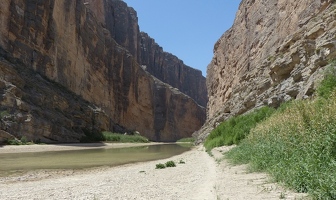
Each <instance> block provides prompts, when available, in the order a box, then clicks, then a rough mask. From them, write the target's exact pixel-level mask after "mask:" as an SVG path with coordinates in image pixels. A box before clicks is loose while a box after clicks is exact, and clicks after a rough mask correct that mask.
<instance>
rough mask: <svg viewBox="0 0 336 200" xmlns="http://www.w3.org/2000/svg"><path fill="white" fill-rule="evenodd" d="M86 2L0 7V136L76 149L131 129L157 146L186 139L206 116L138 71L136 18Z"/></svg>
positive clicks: (12, 2) (16, 0)
mask: <svg viewBox="0 0 336 200" xmlns="http://www.w3.org/2000/svg"><path fill="white" fill-rule="evenodd" d="M85 2H88V3H89V4H84V1H83V0H57V1H56V0H45V1H36V0H25V1H23V0H5V1H1V2H0V7H1V8H2V9H1V11H0V22H1V28H0V46H1V48H2V51H1V52H2V53H1V55H0V56H1V59H2V61H1V62H2V64H1V69H2V71H1V74H0V81H1V83H2V84H3V85H4V86H3V88H2V90H1V89H0V94H1V95H2V98H0V101H1V107H0V109H1V111H2V112H6V114H7V115H8V116H7V117H6V118H3V119H1V121H2V122H3V123H2V124H1V129H2V130H3V131H5V132H7V133H9V134H12V135H14V136H16V137H20V136H22V135H25V136H27V137H28V139H34V140H41V141H46V142H51V141H54V142H77V141H78V140H79V138H81V136H83V135H84V133H85V131H93V130H94V131H96V132H100V131H102V130H112V131H118V130H125V129H127V130H130V131H135V130H137V131H139V132H140V133H141V134H142V135H144V136H146V137H148V138H149V139H151V140H155V141H175V140H177V139H179V138H183V137H189V136H190V135H191V133H192V132H194V131H195V130H197V129H198V128H199V127H200V126H201V125H202V124H203V122H204V120H205V110H204V108H202V107H200V106H199V105H198V104H197V103H196V102H195V101H194V100H193V99H191V98H190V97H189V96H187V95H185V94H183V93H181V92H180V91H177V90H176V89H174V88H173V87H171V86H169V85H168V84H166V83H163V82H162V81H160V80H158V79H156V78H154V77H153V76H152V75H151V74H149V73H148V72H146V71H145V70H143V69H142V68H141V67H140V65H139V64H138V61H139V58H140V55H141V51H140V48H139V47H140V39H139V38H140V37H139V34H138V33H139V31H138V25H137V18H136V13H135V11H134V10H133V9H131V8H128V7H127V6H126V4H125V3H124V2H122V1H116V0H110V1H107V0H106V1H103V0H99V1H85ZM22 69H25V70H28V71H27V73H21V71H22ZM8 74H10V76H9V75H8ZM35 76H38V77H42V78H41V80H40V79H38V78H37V79H35V78H34V77H35ZM11 77H12V78H11ZM13 77H14V78H13ZM31 79H34V80H33V83H32V80H31ZM16 80H20V81H16ZM58 85H59V86H60V87H58ZM12 86H13V87H14V88H17V89H18V90H19V91H20V92H21V93H19V94H16V93H14V94H13V93H12V92H10V90H9V89H10V88H11V87H12ZM0 88H1V87H0ZM54 88H61V89H58V90H57V92H54V91H55V89H54ZM35 90H37V91H39V92H38V93H36V94H39V95H37V97H35V93H34V91H35ZM68 93H69V94H71V95H67V94H68ZM7 97H8V98H9V97H10V99H11V100H10V103H8V104H5V103H4V99H7ZM74 97H76V99H77V100H73V98H74ZM32 99H33V100H32ZM34 99H35V100H34ZM60 99H61V100H60ZM17 101H20V102H22V103H23V104H24V105H27V106H25V108H24V109H21V108H19V107H18V103H17ZM59 101H61V102H63V103H60V104H62V105H63V104H64V106H58V102H59ZM48 102H49V103H48ZM56 105H57V106H56ZM35 110H37V112H38V113H39V114H34V113H35V112H34V111H35ZM77 112H78V113H77ZM74 113H77V114H74ZM46 114H47V115H48V117H44V115H46ZM96 115H97V116H99V117H92V116H96ZM15 116H23V117H22V119H21V118H20V120H21V121H20V120H19V119H18V118H16V117H15ZM27 119H30V121H32V122H33V124H29V123H26V122H27V121H26V120H27ZM28 121H29V120H28ZM30 121H29V122H30ZM55 121H61V123H59V124H57V126H55ZM42 122H43V123H42ZM13 124H15V125H13ZM90 124H91V125H90ZM92 124H93V125H92ZM53 127H58V128H57V129H56V128H53ZM122 127H124V128H125V129H124V128H122ZM60 129H62V130H63V129H64V130H66V131H63V132H62V134H63V135H62V136H61V135H60V133H59V132H60V131H59V130H60ZM41 130H42V131H41ZM65 136H66V137H65Z"/></svg>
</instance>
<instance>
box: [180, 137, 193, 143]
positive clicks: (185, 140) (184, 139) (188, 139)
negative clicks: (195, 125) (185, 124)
mask: <svg viewBox="0 0 336 200" xmlns="http://www.w3.org/2000/svg"><path fill="white" fill-rule="evenodd" d="M176 142H189V143H194V142H195V138H193V137H190V138H182V139H179V140H177V141H176Z"/></svg>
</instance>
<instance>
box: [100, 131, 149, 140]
mask: <svg viewBox="0 0 336 200" xmlns="http://www.w3.org/2000/svg"><path fill="white" fill-rule="evenodd" d="M103 141H109V142H120V143H148V142H149V141H148V139H147V138H145V137H143V136H141V135H123V134H118V133H112V132H107V131H105V132H103Z"/></svg>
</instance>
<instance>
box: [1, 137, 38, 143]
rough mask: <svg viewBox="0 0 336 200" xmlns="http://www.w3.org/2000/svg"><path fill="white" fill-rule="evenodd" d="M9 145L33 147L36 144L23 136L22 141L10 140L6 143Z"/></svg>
mask: <svg viewBox="0 0 336 200" xmlns="http://www.w3.org/2000/svg"><path fill="white" fill-rule="evenodd" d="M6 143H7V144H8V145H31V144H34V143H33V142H30V141H28V140H27V138H26V137H25V136H22V137H21V139H20V140H19V139H9V140H7V141H6Z"/></svg>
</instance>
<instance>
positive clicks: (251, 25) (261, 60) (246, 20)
mask: <svg viewBox="0 0 336 200" xmlns="http://www.w3.org/2000/svg"><path fill="white" fill-rule="evenodd" d="M335 10H336V9H335V3H334V1H331V0H298V1H290V0H270V1H262V0H243V1H242V2H241V4H240V6H239V10H238V12H237V14H236V19H235V21H234V24H233V26H232V27H231V28H230V29H229V30H228V31H227V32H225V33H224V34H223V35H222V37H221V38H220V39H219V40H218V41H217V43H216V44H215V46H214V57H213V59H212V61H211V63H210V64H209V66H208V70H207V88H208V93H209V95H208V96H209V102H208V106H207V115H208V116H207V125H206V126H204V127H203V129H202V130H201V131H200V132H199V133H200V134H201V135H200V137H199V138H200V141H201V140H202V139H204V137H205V136H206V135H207V134H208V133H209V132H210V130H211V129H212V128H213V127H215V126H216V125H217V124H218V123H219V122H221V121H223V120H225V119H227V118H228V117H230V116H234V115H238V114H243V113H245V112H248V111H250V110H253V109H255V108H258V107H261V106H264V105H269V106H273V107H277V106H279V104H280V103H281V102H284V101H288V100H290V99H301V98H306V97H308V96H311V95H312V94H313V92H314V90H315V88H316V82H317V81H318V80H319V77H321V70H322V69H323V68H324V67H325V66H326V65H327V64H328V60H331V59H334V58H335V57H336V51H335V48H336V38H335V35H336V23H335V19H336V13H335Z"/></svg>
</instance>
